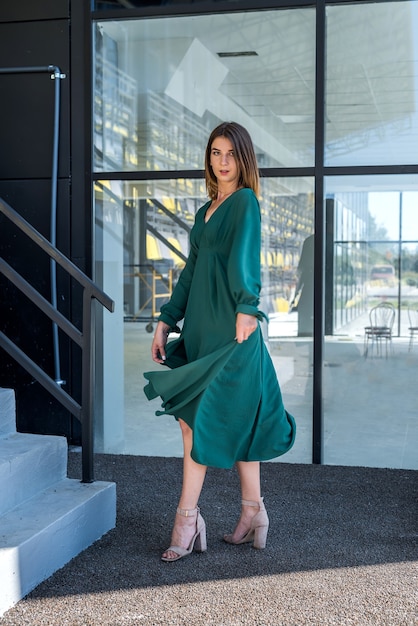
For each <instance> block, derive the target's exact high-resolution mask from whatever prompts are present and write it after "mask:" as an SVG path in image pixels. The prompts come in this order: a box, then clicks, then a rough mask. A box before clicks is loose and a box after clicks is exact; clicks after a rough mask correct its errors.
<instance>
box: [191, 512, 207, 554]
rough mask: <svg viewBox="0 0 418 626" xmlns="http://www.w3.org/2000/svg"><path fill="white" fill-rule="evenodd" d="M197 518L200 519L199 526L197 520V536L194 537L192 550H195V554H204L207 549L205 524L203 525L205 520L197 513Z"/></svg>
mask: <svg viewBox="0 0 418 626" xmlns="http://www.w3.org/2000/svg"><path fill="white" fill-rule="evenodd" d="M199 518H200V524H199V520H198V531H199V534H198V535H197V537H196V541H195V544H194V549H195V550H196V552H206V550H207V548H208V546H207V542H206V524H205V520H204V519H203V517H202V516H201V515H200V513H199Z"/></svg>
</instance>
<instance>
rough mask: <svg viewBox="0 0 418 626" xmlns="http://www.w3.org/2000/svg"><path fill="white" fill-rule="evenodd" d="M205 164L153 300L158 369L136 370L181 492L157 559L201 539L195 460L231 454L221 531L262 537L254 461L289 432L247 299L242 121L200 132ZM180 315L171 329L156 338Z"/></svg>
mask: <svg viewBox="0 0 418 626" xmlns="http://www.w3.org/2000/svg"><path fill="white" fill-rule="evenodd" d="M205 175H206V186H207V191H208V196H209V198H210V200H209V201H208V202H207V203H206V204H205V205H204V206H202V207H201V208H200V209H199V211H198V212H197V214H196V220H195V224H194V226H193V229H192V231H191V234H190V254H189V257H188V260H187V263H186V265H185V267H184V269H183V271H182V273H181V275H180V278H179V280H178V283H177V285H176V287H175V289H174V291H173V293H172V296H171V299H170V301H169V302H168V303H167V304H165V305H164V306H163V307H162V308H161V314H160V317H159V321H158V324H157V327H156V331H155V335H154V339H153V342H152V347H151V352H152V358H153V360H154V361H155V362H156V363H160V364H164V365H167V366H168V367H169V368H170V369H167V370H162V371H159V372H148V373H146V374H145V378H146V379H147V380H148V381H149V383H148V385H147V386H146V387H145V393H146V395H147V397H148V398H149V399H152V398H155V397H157V396H161V398H162V400H163V408H164V411H163V412H164V413H169V414H171V415H174V417H175V418H176V419H177V420H178V422H179V424H180V427H181V432H182V437H183V446H184V460H183V485H182V491H181V496H180V501H179V504H178V508H177V514H176V518H175V522H174V528H173V532H172V537H171V545H170V547H169V548H168V549H167V550H166V551H165V552H164V553H163V555H162V557H161V558H162V559H163V560H164V561H176V560H178V559H180V558H182V557H184V556H186V555H188V554H190V553H191V552H192V550H193V548H195V549H197V550H201V551H203V550H205V549H206V527H205V522H204V520H203V518H202V516H201V515H200V511H199V508H198V500H199V496H200V492H201V490H202V487H203V482H204V479H205V474H206V468H207V466H212V467H221V468H231V467H232V466H233V465H234V464H236V466H237V469H238V474H239V477H240V483H241V496H242V507H241V516H240V519H239V521H238V523H237V526H236V528H235V530H234V531H233V532H232V533H231V534H228V535H225V536H224V539H225V541H227V542H228V543H233V544H241V543H246V542H253V546H254V547H255V548H264V547H265V545H266V537H267V530H268V525H269V520H268V516H267V513H266V510H265V507H264V504H263V499H262V497H261V493H260V461H262V460H267V459H272V458H275V457H278V456H279V455H281V454H284V453H285V452H287V451H288V450H289V449H290V448H291V446H292V445H293V441H294V437H295V423H294V419H293V417H292V416H291V415H289V414H288V413H287V412H286V411H285V409H284V406H283V402H282V397H281V392H280V387H279V384H278V381H277V377H276V373H275V370H274V367H273V364H272V361H271V359H270V356H269V354H268V351H267V348H266V346H265V344H264V341H263V337H262V333H261V329H260V325H259V322H260V320H262V319H263V317H265V316H264V314H263V313H262V312H260V311H259V310H258V304H259V294H260V288H261V281H260V248H261V221H260V208H259V204H258V200H257V195H258V192H259V174H258V167H257V161H256V157H255V153H254V147H253V144H252V141H251V137H250V136H249V134H248V132H247V130H246V129H245V128H243V127H242V126H240V125H239V124H237V123H234V122H225V123H223V124H220V125H219V126H217V128H215V129H214V130H213V131H212V133H211V135H210V137H209V141H208V144H207V148H206V156H205ZM181 319H184V323H183V328H182V331H181V335H180V337H179V339H176V340H174V341H171V342H169V343H167V339H168V335H169V332H170V330H171V329H174V328H175V327H176V324H177V322H178V321H179V320H181ZM158 414H161V413H160V412H159V413H158Z"/></svg>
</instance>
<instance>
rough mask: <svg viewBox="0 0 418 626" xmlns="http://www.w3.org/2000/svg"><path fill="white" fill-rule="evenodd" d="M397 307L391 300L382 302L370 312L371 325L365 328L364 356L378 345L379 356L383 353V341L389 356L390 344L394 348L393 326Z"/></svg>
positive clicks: (377, 352)
mask: <svg viewBox="0 0 418 626" xmlns="http://www.w3.org/2000/svg"><path fill="white" fill-rule="evenodd" d="M395 313H396V311H395V307H394V306H393V304H390V303H389V302H381V303H380V304H378V305H377V306H375V307H373V308H372V309H371V311H370V313H369V319H370V325H369V326H366V327H365V329H364V356H365V357H366V358H367V355H368V352H369V344H370V351H371V352H373V349H374V346H376V354H377V356H379V355H382V343H383V341H384V342H385V354H386V358H387V356H388V345H389V346H390V348H392V328H393V324H394V322H395Z"/></svg>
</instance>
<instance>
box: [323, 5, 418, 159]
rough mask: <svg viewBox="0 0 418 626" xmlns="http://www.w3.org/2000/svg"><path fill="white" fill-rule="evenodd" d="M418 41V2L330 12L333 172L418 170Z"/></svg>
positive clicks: (330, 8)
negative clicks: (415, 166)
mask: <svg viewBox="0 0 418 626" xmlns="http://www.w3.org/2000/svg"><path fill="white" fill-rule="evenodd" d="M417 38H418V3H417V2H414V1H412V2H380V3H374V4H370V3H366V4H357V5H353V4H352V3H345V4H343V5H339V6H328V7H327V41H326V46H327V53H326V57H327V67H326V164H327V165H380V164H402V163H404V164H408V163H417V160H418V111H417V107H416V102H417V98H418V80H417V78H418V54H417V50H418V48H417V46H416V45H414V42H415V43H416V41H417Z"/></svg>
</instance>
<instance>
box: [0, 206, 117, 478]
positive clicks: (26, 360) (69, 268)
mask: <svg viewBox="0 0 418 626" xmlns="http://www.w3.org/2000/svg"><path fill="white" fill-rule="evenodd" d="M0 213H1V214H3V215H4V216H5V217H7V218H8V219H9V220H10V221H11V222H12V223H13V224H14V225H15V226H16V227H17V228H19V230H20V231H22V232H23V233H24V234H25V235H27V236H28V237H29V238H30V239H31V240H32V241H33V242H34V243H35V244H37V246H38V247H39V248H40V249H42V250H43V251H44V252H45V253H46V254H48V255H49V257H50V259H51V260H53V261H55V262H56V263H58V265H60V267H61V268H62V269H63V270H64V271H65V272H67V274H69V275H70V276H72V278H74V279H75V280H76V281H77V282H78V284H79V285H81V287H82V289H83V314H82V331H80V330H79V329H78V328H77V327H76V326H74V325H73V324H72V323H71V322H70V321H69V320H68V319H67V318H66V317H65V316H64V315H62V314H61V313H60V312H59V311H58V310H57V308H56V307H54V306H53V305H52V304H51V303H50V302H48V300H46V299H45V298H44V297H43V296H42V295H41V294H40V293H39V291H38V290H37V289H35V288H34V287H33V286H32V285H30V284H29V283H28V282H27V281H26V280H25V279H24V278H23V277H22V276H21V275H20V274H19V273H18V272H17V271H16V270H15V269H13V268H12V267H11V266H10V265H9V264H8V263H7V262H6V261H5V260H4V259H3V258H2V257H0V272H1V273H2V274H3V275H4V276H6V278H7V279H8V280H10V281H11V282H12V283H13V285H15V287H17V288H18V289H19V290H20V291H21V292H22V293H23V294H25V296H26V297H27V298H29V300H31V302H33V303H34V304H35V305H36V306H37V307H38V308H39V309H40V310H41V311H42V312H43V313H44V314H45V315H46V316H47V317H48V318H49V319H50V320H51V321H52V322H54V323H55V324H57V326H59V328H60V329H61V330H62V331H63V332H64V333H65V334H66V335H67V336H68V337H69V338H70V339H71V340H72V341H73V342H74V343H76V344H77V345H78V346H79V347H80V348H81V352H82V364H81V370H82V372H81V404H79V403H78V402H77V401H76V400H75V399H74V398H73V397H72V396H71V395H70V394H68V393H67V392H66V391H65V390H64V389H62V387H61V386H60V384H58V383H57V382H56V381H55V380H54V379H53V378H51V377H50V376H49V375H48V374H47V373H46V372H45V371H44V370H43V369H41V368H40V367H39V366H38V365H37V364H36V363H35V362H34V361H33V360H32V359H31V358H30V357H29V356H28V355H27V354H26V353H25V352H23V351H22V350H21V349H20V348H19V347H18V346H17V345H16V344H15V343H14V342H13V341H12V340H11V339H10V338H9V337H7V336H6V335H5V334H4V333H3V332H2V331H0V347H1V348H3V350H5V351H6V352H7V353H8V354H9V355H10V356H11V357H12V358H14V359H15V360H16V361H17V362H18V363H19V365H21V366H22V367H23V368H24V369H25V370H26V371H27V372H29V374H30V375H31V376H33V378H34V379H35V380H37V381H38V382H39V383H40V384H41V385H42V386H43V387H44V388H45V389H46V390H47V391H49V392H50V393H51V394H52V395H53V396H54V398H55V399H56V400H58V402H60V403H61V405H62V406H63V407H64V408H66V409H67V410H68V411H70V413H71V414H72V415H74V417H75V418H76V419H77V420H79V421H80V422H81V437H82V482H85V483H91V482H93V481H94V472H93V446H94V436H93V435H94V432H93V417H94V414H93V395H94V366H93V365H94V363H93V341H94V332H93V330H94V320H95V316H94V309H93V306H94V300H97V301H98V302H100V304H101V305H102V306H104V307H105V308H106V309H107V310H108V311H110V312H111V313H113V311H114V307H115V303H114V301H113V300H112V299H111V298H110V297H109V296H108V295H107V294H106V293H104V292H103V291H102V290H101V289H100V288H99V287H98V286H97V285H96V284H95V283H94V282H93V281H92V280H90V279H89V278H88V277H87V276H86V275H85V274H84V273H83V272H82V271H81V270H80V269H79V268H78V267H77V266H76V265H74V263H72V261H70V260H69V259H68V258H67V257H66V256H65V255H64V254H62V253H61V252H60V251H59V250H58V249H57V248H56V247H55V246H53V245H51V243H50V242H49V241H48V240H47V239H46V238H45V237H44V236H43V235H41V233H39V232H38V231H37V230H36V229H35V228H34V227H33V226H32V225H31V224H29V222H27V221H26V220H25V219H24V218H23V217H22V216H21V215H19V214H18V213H17V212H16V211H15V210H14V209H12V208H11V207H10V206H9V205H8V204H7V203H6V202H4V201H3V200H1V199H0Z"/></svg>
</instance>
